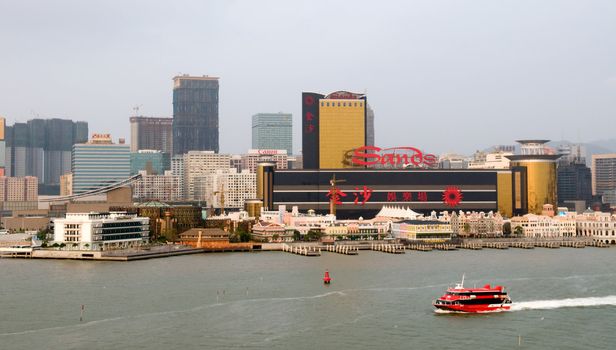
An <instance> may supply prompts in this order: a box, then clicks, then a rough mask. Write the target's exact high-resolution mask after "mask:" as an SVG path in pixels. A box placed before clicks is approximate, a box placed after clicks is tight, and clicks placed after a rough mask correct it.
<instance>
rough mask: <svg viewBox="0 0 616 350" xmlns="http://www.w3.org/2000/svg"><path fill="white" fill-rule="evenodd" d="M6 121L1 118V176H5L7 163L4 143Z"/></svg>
mask: <svg viewBox="0 0 616 350" xmlns="http://www.w3.org/2000/svg"><path fill="white" fill-rule="evenodd" d="M5 126H6V120H5V119H4V118H2V117H0V176H4V170H5V169H4V163H5V161H6V159H5V158H6V143H5V141H4V127H5Z"/></svg>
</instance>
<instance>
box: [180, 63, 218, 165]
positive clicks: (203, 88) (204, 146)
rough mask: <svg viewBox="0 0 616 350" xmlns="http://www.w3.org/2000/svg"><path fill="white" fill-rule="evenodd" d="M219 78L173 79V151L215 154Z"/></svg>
mask: <svg viewBox="0 0 616 350" xmlns="http://www.w3.org/2000/svg"><path fill="white" fill-rule="evenodd" d="M218 150H219V148H218V78H214V77H208V76H203V77H192V76H188V75H182V76H176V77H174V78H173V154H174V155H175V154H184V153H187V152H188V151H214V152H216V153H218Z"/></svg>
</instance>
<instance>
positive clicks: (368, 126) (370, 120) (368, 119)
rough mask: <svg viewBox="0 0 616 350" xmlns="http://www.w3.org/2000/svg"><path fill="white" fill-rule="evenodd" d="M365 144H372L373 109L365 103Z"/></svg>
mask: <svg viewBox="0 0 616 350" xmlns="http://www.w3.org/2000/svg"><path fill="white" fill-rule="evenodd" d="M366 146H374V109H372V107H370V105H369V104H366Z"/></svg>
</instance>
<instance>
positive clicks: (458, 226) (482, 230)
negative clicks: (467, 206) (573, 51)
mask: <svg viewBox="0 0 616 350" xmlns="http://www.w3.org/2000/svg"><path fill="white" fill-rule="evenodd" d="M443 219H444V220H445V221H447V222H450V223H451V228H452V230H453V233H454V234H456V235H459V236H481V235H497V236H499V235H501V234H502V233H503V222H504V220H503V217H502V216H501V215H500V213H498V212H497V213H496V214H494V213H493V212H491V211H490V212H489V213H487V214H486V213H484V212H476V211H474V212H464V211H462V210H460V211H459V212H458V213H456V212H455V211H452V212H451V214H449V212H445V213H444V216H443Z"/></svg>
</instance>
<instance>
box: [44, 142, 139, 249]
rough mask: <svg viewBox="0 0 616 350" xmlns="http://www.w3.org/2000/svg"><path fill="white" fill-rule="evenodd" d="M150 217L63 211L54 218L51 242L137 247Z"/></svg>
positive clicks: (124, 213)
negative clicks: (63, 212) (58, 216)
mask: <svg viewBox="0 0 616 350" xmlns="http://www.w3.org/2000/svg"><path fill="white" fill-rule="evenodd" d="M129 149H130V148H129V147H128V145H127V150H129ZM149 220H150V219H149V218H147V217H139V216H137V214H129V213H126V212H110V213H94V212H92V213H66V218H57V219H54V242H56V243H64V244H66V245H67V246H69V247H77V248H79V249H86V250H89V249H91V250H107V249H117V248H130V247H138V246H140V245H141V244H143V243H147V242H148V236H149V232H150V228H149Z"/></svg>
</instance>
